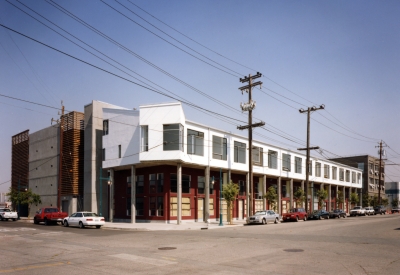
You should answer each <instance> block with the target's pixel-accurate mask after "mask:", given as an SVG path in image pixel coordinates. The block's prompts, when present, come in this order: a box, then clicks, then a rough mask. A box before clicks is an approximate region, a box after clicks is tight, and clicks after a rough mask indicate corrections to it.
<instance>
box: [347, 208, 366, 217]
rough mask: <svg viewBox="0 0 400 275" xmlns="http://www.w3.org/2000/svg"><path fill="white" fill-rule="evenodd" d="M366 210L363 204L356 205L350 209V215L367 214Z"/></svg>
mask: <svg viewBox="0 0 400 275" xmlns="http://www.w3.org/2000/svg"><path fill="white" fill-rule="evenodd" d="M365 215H366V212H365V209H364V208H362V207H361V206H354V208H353V209H351V210H350V217H353V216H365Z"/></svg>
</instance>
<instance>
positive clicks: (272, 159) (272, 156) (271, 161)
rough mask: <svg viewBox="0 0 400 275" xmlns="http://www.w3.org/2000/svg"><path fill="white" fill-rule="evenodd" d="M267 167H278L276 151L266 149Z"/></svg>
mask: <svg viewBox="0 0 400 275" xmlns="http://www.w3.org/2000/svg"><path fill="white" fill-rule="evenodd" d="M268 168H270V169H278V151H274V150H268Z"/></svg>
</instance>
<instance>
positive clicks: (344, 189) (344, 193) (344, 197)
mask: <svg viewBox="0 0 400 275" xmlns="http://www.w3.org/2000/svg"><path fill="white" fill-rule="evenodd" d="M342 192H343V211H344V212H346V213H347V209H345V207H344V204H345V202H346V187H344V186H343V191H342Z"/></svg>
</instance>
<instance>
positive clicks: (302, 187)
mask: <svg viewBox="0 0 400 275" xmlns="http://www.w3.org/2000/svg"><path fill="white" fill-rule="evenodd" d="M301 189H302V190H303V191H304V180H302V181H301ZM306 201H307V195H306ZM301 207H303V208H304V202H303V203H302V205H301Z"/></svg>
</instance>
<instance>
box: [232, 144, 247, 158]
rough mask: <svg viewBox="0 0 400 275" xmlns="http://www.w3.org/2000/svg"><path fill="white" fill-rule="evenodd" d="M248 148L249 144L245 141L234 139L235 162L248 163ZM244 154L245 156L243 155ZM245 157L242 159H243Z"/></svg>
mask: <svg viewBox="0 0 400 275" xmlns="http://www.w3.org/2000/svg"><path fill="white" fill-rule="evenodd" d="M246 150H247V146H246V143H244V142H239V141H236V140H234V141H233V162H236V163H242V164H246ZM242 154H244V157H243V155H242ZM242 158H243V159H244V160H243V161H241V159H242Z"/></svg>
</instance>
